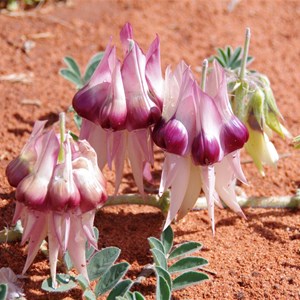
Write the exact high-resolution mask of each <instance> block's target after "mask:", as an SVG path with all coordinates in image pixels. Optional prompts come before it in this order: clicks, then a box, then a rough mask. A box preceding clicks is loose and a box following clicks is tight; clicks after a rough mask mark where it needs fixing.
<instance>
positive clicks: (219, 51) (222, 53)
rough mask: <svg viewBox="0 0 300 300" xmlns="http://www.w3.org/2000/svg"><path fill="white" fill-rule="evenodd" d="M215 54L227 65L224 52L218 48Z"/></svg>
mask: <svg viewBox="0 0 300 300" xmlns="http://www.w3.org/2000/svg"><path fill="white" fill-rule="evenodd" d="M217 52H218V54H219V57H220V58H222V60H223V61H224V62H225V64H226V65H227V64H228V58H227V55H226V53H225V51H224V50H223V49H222V48H218V49H217Z"/></svg>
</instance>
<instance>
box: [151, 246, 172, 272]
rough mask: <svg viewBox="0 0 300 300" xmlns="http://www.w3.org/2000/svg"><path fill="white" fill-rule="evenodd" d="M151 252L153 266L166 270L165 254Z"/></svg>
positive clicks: (157, 251) (154, 250)
mask: <svg viewBox="0 0 300 300" xmlns="http://www.w3.org/2000/svg"><path fill="white" fill-rule="evenodd" d="M151 252H152V254H153V258H154V262H155V265H156V266H159V267H162V268H163V269H165V270H167V269H168V264H167V259H166V256H165V254H164V253H163V252H161V251H160V250H158V249H151Z"/></svg>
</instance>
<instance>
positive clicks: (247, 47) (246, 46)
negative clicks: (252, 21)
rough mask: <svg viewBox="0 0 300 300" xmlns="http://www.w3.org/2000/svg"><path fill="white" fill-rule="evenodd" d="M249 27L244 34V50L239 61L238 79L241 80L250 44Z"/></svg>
mask: <svg viewBox="0 0 300 300" xmlns="http://www.w3.org/2000/svg"><path fill="white" fill-rule="evenodd" d="M250 36H251V32H250V28H249V27H248V28H246V34H245V44H244V51H243V58H242V62H241V71H240V76H239V77H240V79H241V80H243V79H244V77H245V73H246V65H247V58H248V52H249V45H250Z"/></svg>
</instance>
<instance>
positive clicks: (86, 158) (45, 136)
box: [13, 129, 107, 288]
mask: <svg viewBox="0 0 300 300" xmlns="http://www.w3.org/2000/svg"><path fill="white" fill-rule="evenodd" d="M64 140H65V141H64V142H63V143H62V144H61V145H60V142H59V136H58V135H56V134H55V132H54V130H53V129H52V130H48V131H47V132H42V133H41V135H40V137H39V138H37V139H35V141H34V143H33V145H32V146H33V148H34V149H35V150H36V152H35V153H36V161H35V163H34V164H33V167H32V169H31V171H30V173H29V174H28V175H27V176H26V177H24V178H23V180H22V181H21V182H20V183H19V184H18V185H17V190H16V200H17V204H16V210H15V214H14V218H13V223H16V222H17V220H19V219H21V221H22V225H23V227H24V232H23V236H22V242H21V243H22V244H24V243H25V242H26V241H28V243H29V244H28V256H27V259H26V263H25V266H24V269H23V273H25V272H26V271H27V269H28V268H29V266H30V265H31V263H32V262H33V260H34V257H35V256H36V254H37V252H38V250H39V248H40V245H41V243H42V241H43V240H44V239H45V238H46V237H47V236H48V244H49V260H50V271H51V276H52V284H53V287H54V288H55V287H56V286H57V283H56V264H57V258H58V255H59V254H64V253H65V252H66V251H68V252H69V254H70V257H71V260H72V262H73V265H74V266H75V268H76V269H77V271H78V272H79V273H81V274H83V275H84V276H85V277H86V279H87V280H88V275H87V269H86V259H85V246H86V242H88V243H89V244H90V245H92V246H93V247H94V248H97V241H96V239H95V237H94V233H93V221H94V216H95V211H96V208H98V207H101V206H102V205H103V204H104V203H105V201H106V199H107V194H106V191H105V180H104V178H103V175H102V173H101V172H100V170H99V168H98V166H97V155H96V153H95V151H94V150H93V148H92V147H91V146H90V145H89V144H88V142H87V141H80V140H79V141H77V142H75V141H74V140H73V139H72V138H71V137H70V136H69V134H66V136H65V138H64ZM60 147H61V148H62V149H63V150H62V153H63V156H62V157H60V156H59V150H60ZM16 172H17V169H16Z"/></svg>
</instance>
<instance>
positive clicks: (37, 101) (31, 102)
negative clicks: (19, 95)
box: [21, 99, 41, 107]
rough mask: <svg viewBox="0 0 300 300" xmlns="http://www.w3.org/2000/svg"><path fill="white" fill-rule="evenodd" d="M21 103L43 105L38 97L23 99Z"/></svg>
mask: <svg viewBox="0 0 300 300" xmlns="http://www.w3.org/2000/svg"><path fill="white" fill-rule="evenodd" d="M21 104H23V105H35V106H37V107H40V106H41V101H40V100H38V99H23V100H21Z"/></svg>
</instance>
